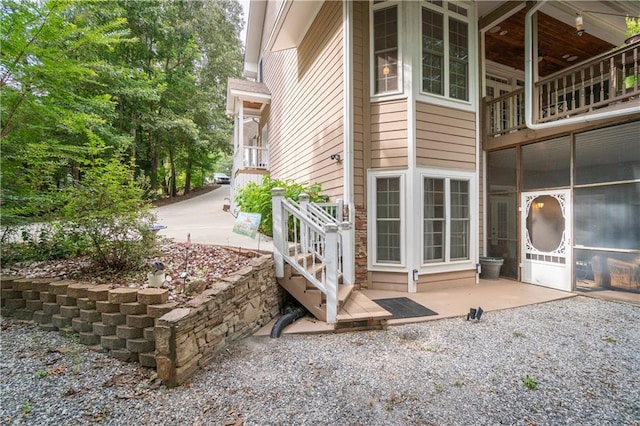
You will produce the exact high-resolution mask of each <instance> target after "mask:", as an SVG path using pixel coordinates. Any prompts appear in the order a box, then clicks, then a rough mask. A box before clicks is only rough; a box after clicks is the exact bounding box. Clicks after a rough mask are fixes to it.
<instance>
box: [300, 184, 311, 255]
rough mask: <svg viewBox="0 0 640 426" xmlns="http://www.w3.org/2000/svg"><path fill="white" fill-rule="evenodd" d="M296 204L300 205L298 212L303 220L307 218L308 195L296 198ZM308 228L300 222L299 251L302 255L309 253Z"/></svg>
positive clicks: (302, 194) (302, 221) (303, 194)
mask: <svg viewBox="0 0 640 426" xmlns="http://www.w3.org/2000/svg"><path fill="white" fill-rule="evenodd" d="M298 204H299V205H300V212H301V213H302V215H303V216H304V218H305V219H308V218H309V214H308V210H307V206H308V205H309V194H305V193H304V192H303V193H301V194H300V195H299V196H298ZM309 246H310V241H309V227H308V226H307V223H306V221H304V220H301V221H300V250H302V253H305V254H306V253H309Z"/></svg>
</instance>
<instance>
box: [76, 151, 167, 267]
mask: <svg viewBox="0 0 640 426" xmlns="http://www.w3.org/2000/svg"><path fill="white" fill-rule="evenodd" d="M133 170H134V168H133V165H128V164H125V163H124V162H122V161H121V160H120V158H119V157H118V156H114V157H113V158H112V159H111V160H109V161H108V162H107V163H106V164H105V165H103V166H101V167H92V168H91V169H89V170H87V173H86V175H85V176H84V179H83V181H82V182H81V184H78V185H76V186H75V187H73V188H70V189H69V190H68V203H67V205H66V206H65V209H64V217H65V220H66V222H68V223H69V224H72V226H73V227H74V228H73V229H74V233H75V234H76V235H77V237H78V238H86V239H88V240H89V241H90V242H91V250H90V255H91V257H92V259H93V260H94V261H95V262H96V264H97V266H99V267H103V268H109V269H115V270H121V269H126V268H130V267H138V266H140V265H141V264H142V263H143V262H144V261H145V259H146V258H147V256H148V255H149V254H150V252H151V250H152V249H153V243H154V242H155V234H154V232H153V231H152V230H151V226H152V225H153V222H154V220H155V217H154V216H153V214H152V213H151V210H150V205H149V203H148V202H146V201H144V200H143V199H144V191H145V188H144V187H143V186H142V185H141V184H140V182H139V181H136V180H135V179H134V173H133Z"/></svg>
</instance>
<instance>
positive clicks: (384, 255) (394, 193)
mask: <svg viewBox="0 0 640 426" xmlns="http://www.w3.org/2000/svg"><path fill="white" fill-rule="evenodd" d="M403 182H404V176H403V175H402V174H398V173H397V172H395V173H393V172H392V173H389V172H383V173H380V174H376V175H370V184H371V185H372V186H371V187H372V189H373V194H372V195H373V198H372V204H371V205H370V209H371V211H372V212H373V213H374V214H373V215H372V217H371V218H370V219H371V220H372V221H373V224H372V225H373V226H372V229H373V233H372V234H371V235H370V237H371V238H372V242H373V244H372V246H371V248H372V249H373V253H372V254H373V256H372V257H373V259H372V260H373V262H372V263H373V264H376V265H379V266H385V265H386V266H401V265H402V264H403V262H404V259H403V240H404V238H403V232H404V231H403V229H404V227H403V221H404V219H403V215H404V212H403V211H404V201H403V200H404V195H403V194H404V188H403V186H404V183H403Z"/></svg>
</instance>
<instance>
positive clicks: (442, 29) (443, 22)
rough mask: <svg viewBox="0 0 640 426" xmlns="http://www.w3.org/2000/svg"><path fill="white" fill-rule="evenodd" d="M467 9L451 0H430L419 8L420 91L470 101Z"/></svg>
mask: <svg viewBox="0 0 640 426" xmlns="http://www.w3.org/2000/svg"><path fill="white" fill-rule="evenodd" d="M467 15H468V10H467V9H466V8H465V7H464V6H462V5H460V4H456V3H454V2H449V1H439V0H430V1H426V2H424V4H423V7H422V14H421V18H422V23H421V24H422V25H421V27H422V91H423V92H425V93H429V94H434V95H440V96H444V97H447V98H451V99H459V100H463V101H468V100H469V91H470V87H469V86H470V82H469V78H470V75H469V74H470V73H469V50H470V49H469V18H468V16H467Z"/></svg>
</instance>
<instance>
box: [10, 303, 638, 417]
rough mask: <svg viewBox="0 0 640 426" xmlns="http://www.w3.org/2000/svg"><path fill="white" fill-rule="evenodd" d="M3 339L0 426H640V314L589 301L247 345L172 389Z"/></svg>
mask: <svg viewBox="0 0 640 426" xmlns="http://www.w3.org/2000/svg"><path fill="white" fill-rule="evenodd" d="M1 338H2V342H1V349H2V357H1V359H0V391H1V393H2V395H1V400H0V402H1V404H0V407H1V408H0V421H1V422H3V423H5V424H31V425H60V424H63V423H64V424H65V425H73V424H93V423H97V422H101V423H103V424H113V425H128V424H140V425H148V424H162V425H178V424H180V425H200V424H205V425H209V424H211V425H241V424H246V425H249V424H259V425H263V424H273V425H280V424H314V425H404V424H409V425H422V424H426V425H431V424H438V425H461V424H480V425H486V424H521V425H558V424H571V425H581V424H584V425H587V424H588V425H639V424H640V386H638V384H639V383H640V350H639V348H640V308H639V307H636V306H631V305H625V304H620V303H612V302H605V301H601V300H595V299H589V298H584V297H575V298H571V299H566V300H561V301H557V302H550V303H545V304H540V305H536V306H531V307H525V308H519V309H512V310H506V311H500V312H487V313H485V314H484V316H483V317H482V320H481V321H479V322H467V321H465V320H463V319H460V318H456V319H446V320H438V321H430V322H426V323H421V324H410V325H404V326H397V327H389V329H388V330H386V331H371V332H353V333H343V334H325V335H307V336H304V335H283V337H281V338H280V339H270V338H268V337H251V338H248V339H245V340H244V341H242V342H241V343H239V344H237V345H234V346H232V347H230V348H229V349H228V350H227V351H225V352H224V353H223V354H222V355H220V356H219V357H218V358H217V359H216V360H214V362H212V363H211V364H210V365H209V366H208V368H207V369H206V370H205V371H201V372H199V373H198V374H197V375H196V376H195V377H194V378H193V379H192V380H191V381H190V382H189V383H187V384H186V385H183V386H181V387H179V388H177V389H167V388H165V387H164V386H162V385H161V384H160V383H159V382H158V380H157V379H156V378H155V374H154V371H153V370H148V369H144V368H141V367H138V366H136V365H135V364H127V363H122V362H119V361H117V360H114V359H111V358H109V357H107V356H105V355H103V354H98V353H95V352H91V351H89V350H87V349H86V348H85V347H83V346H81V345H79V344H77V343H76V342H75V341H74V339H73V337H63V336H61V335H59V334H58V333H46V332H42V331H40V330H38V329H35V328H33V327H32V326H30V325H26V324H20V323H17V322H14V321H11V320H7V319H4V320H3V321H2V334H1ZM527 377H529V381H526V378H527ZM527 383H528V384H529V386H527V385H526V384H527Z"/></svg>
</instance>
